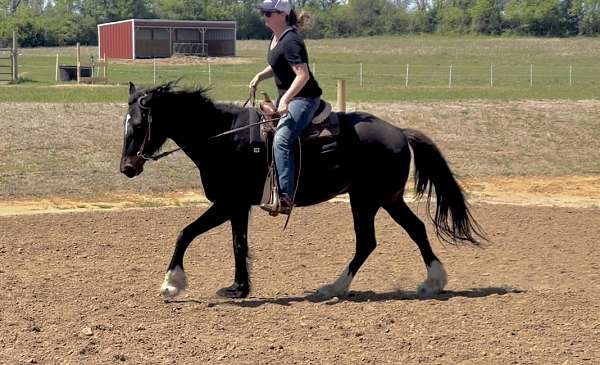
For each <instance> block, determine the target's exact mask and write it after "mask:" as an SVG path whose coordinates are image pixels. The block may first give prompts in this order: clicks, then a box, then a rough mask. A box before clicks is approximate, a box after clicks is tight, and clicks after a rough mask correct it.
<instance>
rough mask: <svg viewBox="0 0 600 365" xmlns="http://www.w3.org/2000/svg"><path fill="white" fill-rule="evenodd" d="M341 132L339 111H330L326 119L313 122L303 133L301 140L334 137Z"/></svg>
mask: <svg viewBox="0 0 600 365" xmlns="http://www.w3.org/2000/svg"><path fill="white" fill-rule="evenodd" d="M339 134H340V123H339V120H338V115H337V113H330V114H329V117H327V118H326V119H325V120H324V121H322V122H321V123H319V124H314V122H313V123H311V124H309V125H308V127H307V128H306V130H304V132H303V133H302V136H301V138H300V139H301V140H302V141H305V142H309V141H314V140H317V139H321V138H333V137H337V136H338V135H339Z"/></svg>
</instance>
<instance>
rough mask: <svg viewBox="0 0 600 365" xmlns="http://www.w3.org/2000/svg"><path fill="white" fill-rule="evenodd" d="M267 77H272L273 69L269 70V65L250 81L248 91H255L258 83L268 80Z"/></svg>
mask: <svg viewBox="0 0 600 365" xmlns="http://www.w3.org/2000/svg"><path fill="white" fill-rule="evenodd" d="M269 77H273V69H272V68H271V65H268V66H267V67H265V69H264V70H262V71H261V72H259V73H257V74H256V76H254V78H253V79H252V81H250V85H249V87H250V89H255V88H256V86H257V85H258V83H259V82H261V81H262V80H265V79H268V78H269Z"/></svg>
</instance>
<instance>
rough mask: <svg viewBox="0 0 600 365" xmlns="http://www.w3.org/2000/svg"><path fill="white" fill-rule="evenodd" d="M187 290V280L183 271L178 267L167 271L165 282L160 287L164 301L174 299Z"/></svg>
mask: <svg viewBox="0 0 600 365" xmlns="http://www.w3.org/2000/svg"><path fill="white" fill-rule="evenodd" d="M185 288H187V278H186V275H185V272H184V271H183V269H182V268H181V267H179V266H176V267H175V269H173V270H169V271H167V273H166V274H165V280H164V281H163V283H162V285H161V287H160V294H161V295H162V297H163V299H165V300H168V299H173V298H175V297H176V296H177V295H179V294H181V292H182V291H184V290H185Z"/></svg>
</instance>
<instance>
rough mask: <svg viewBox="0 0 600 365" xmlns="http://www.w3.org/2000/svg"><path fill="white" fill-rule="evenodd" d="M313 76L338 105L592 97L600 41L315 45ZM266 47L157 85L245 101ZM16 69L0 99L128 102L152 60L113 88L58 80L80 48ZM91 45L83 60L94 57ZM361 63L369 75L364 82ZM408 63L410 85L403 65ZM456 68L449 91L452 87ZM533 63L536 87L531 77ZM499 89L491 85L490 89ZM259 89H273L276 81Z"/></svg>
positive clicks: (29, 58)
mask: <svg viewBox="0 0 600 365" xmlns="http://www.w3.org/2000/svg"><path fill="white" fill-rule="evenodd" d="M307 44H308V48H309V52H310V57H311V59H310V62H311V67H312V68H313V72H314V73H315V74H316V77H317V79H318V81H319V83H320V84H321V86H322V88H323V90H324V91H325V95H324V97H325V98H326V99H329V100H334V99H335V97H336V96H335V92H336V91H335V88H336V81H337V80H338V79H345V80H346V82H347V87H348V97H349V100H350V101H357V102H365V101H384V102H385V101H398V100H410V101H420V100H422V101H430V100H468V99H488V100H519V99H570V100H580V99H594V98H597V97H598V95H600V72H598V71H599V66H598V62H597V60H598V59H600V39H598V38H565V39H547V38H544V39H538V38H494V37H443V36H431V35H426V36H406V37H370V38H353V39H335V40H308V41H307ZM266 47H267V42H266V41H238V46H237V50H238V57H236V59H234V60H232V62H225V63H223V62H222V61H219V60H218V59H215V60H212V61H211V62H213V63H212V64H211V67H210V76H209V67H208V63H207V62H203V61H202V60H200V61H198V60H196V61H194V62H191V63H190V62H187V61H184V62H180V63H178V62H177V61H176V60H172V59H171V60H160V61H159V63H158V66H157V72H156V82H157V83H162V82H165V81H169V80H174V79H177V78H179V77H184V79H183V84H184V85H187V86H195V85H208V84H209V79H210V80H211V81H212V84H211V87H212V95H213V97H214V98H216V99H219V100H243V99H244V98H245V97H246V95H247V85H248V82H249V80H250V79H251V78H252V76H253V75H254V74H255V73H256V72H258V71H260V70H261V69H263V68H264V66H265V56H266ZM22 52H23V56H21V57H20V59H19V63H20V65H21V66H22V67H21V69H20V72H21V74H22V75H23V77H25V78H26V79H27V80H29V81H27V82H23V83H20V84H19V85H12V86H3V87H0V101H27V102H33V101H39V102H123V101H124V100H126V95H127V86H126V85H127V82H128V81H133V82H135V83H136V84H140V85H146V86H150V85H153V83H154V75H153V72H154V71H153V70H154V68H153V65H152V62H148V60H141V61H136V62H113V63H111V65H110V66H109V77H110V80H111V83H112V85H113V86H77V85H75V84H74V83H70V84H57V83H56V82H55V81H54V76H55V63H56V53H57V52H58V53H61V56H60V63H62V64H75V51H74V48H73V49H72V50H70V49H65V48H60V49H52V48H46V49H23V50H22ZM96 52H97V50H96V48H95V47H88V48H84V50H83V52H82V59H84V60H86V59H88V58H89V57H90V56H91V55H94V56H96ZM361 64H362V70H363V73H362V75H363V77H362V83H361V78H360V66H361ZM407 64H408V65H409V76H408V87H406V65H407ZM450 65H452V87H451V88H450V87H449V81H450ZM531 65H533V81H531V70H532V69H531ZM492 84H493V87H492V86H491V85H492ZM261 89H264V90H266V91H267V92H270V93H271V94H273V93H274V87H273V84H272V82H271V81H270V80H269V81H266V82H264V83H263V84H261Z"/></svg>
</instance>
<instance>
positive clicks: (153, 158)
mask: <svg viewBox="0 0 600 365" xmlns="http://www.w3.org/2000/svg"><path fill="white" fill-rule="evenodd" d="M138 101H139V100H138ZM249 102H252V108H254V110H256V111H258V113H259V114H260V122H257V123H252V124H248V125H245V126H243V127H239V128H234V129H230V130H228V131H226V132H223V133H219V134H217V135H214V136H211V137H208V138H207V140H212V139H215V138H219V137H222V136H226V135H229V134H232V133H236V132H239V131H243V130H245V129H248V128H252V127H254V126H257V125H261V124H265V123H271V122H273V121H276V120H279V119H281V117H279V118H271V119H269V120H267V119H266V118H265V115H264V113H263V112H262V111H261V110H260V109H257V108H256V88H253V89H252V90H251V91H250V95H249V96H248V99H246V101H245V102H244V104H243V105H242V109H243V108H245V107H246V106H247V105H248V103H249ZM138 104H139V105H140V107H141V108H143V109H146V110H148V111H149V112H148V113H149V117H150V108H148V107H145V106H142V105H141V103H138ZM150 118H151V117H150ZM150 120H151V119H149V123H150ZM149 134H150V125H148V131H147V132H146V138H145V139H144V143H143V144H142V148H143V146H144V145H145V144H146V141H147V140H148V139H149ZM185 147H188V146H183V147H177V148H174V149H172V150H169V151H166V152H162V153H159V154H157V155H152V156H148V155H145V154H142V153H141V152H142V148H140V151H139V152H138V156H140V157H141V158H143V159H144V160H146V161H158V160H160V159H161V158H163V157H167V156H168V155H170V154H172V153H175V152H178V151H181V150H183V149H184V148H185Z"/></svg>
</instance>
